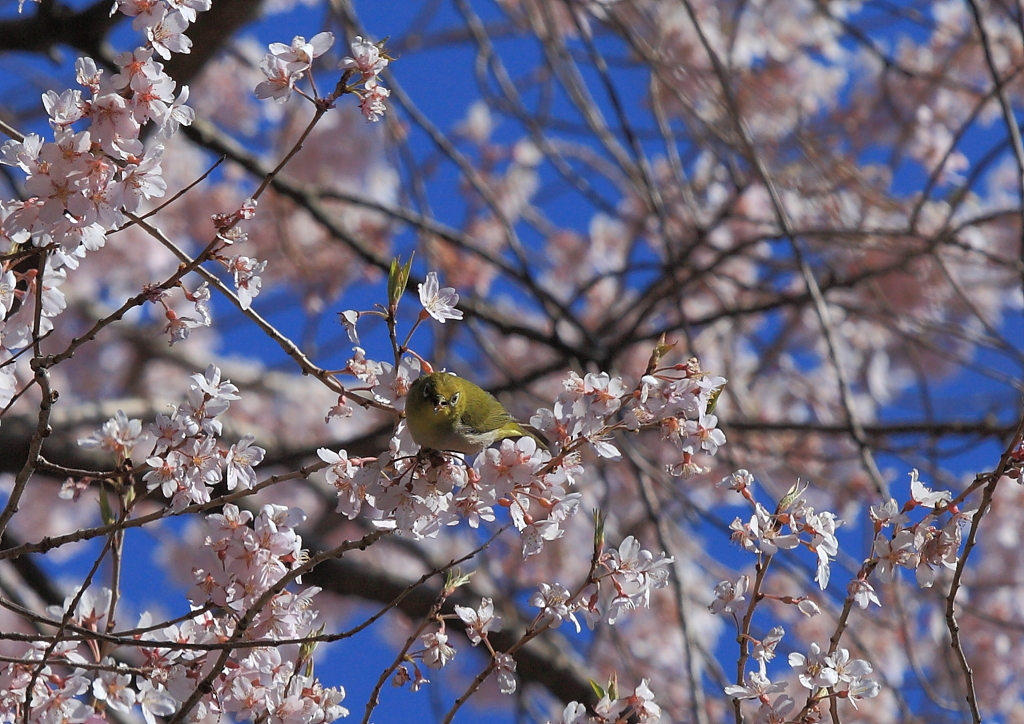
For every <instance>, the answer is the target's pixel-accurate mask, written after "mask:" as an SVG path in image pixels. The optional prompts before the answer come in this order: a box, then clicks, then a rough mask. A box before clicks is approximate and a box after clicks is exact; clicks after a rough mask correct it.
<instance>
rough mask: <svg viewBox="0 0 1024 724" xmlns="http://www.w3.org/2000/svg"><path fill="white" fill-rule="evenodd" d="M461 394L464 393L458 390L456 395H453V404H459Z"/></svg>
mask: <svg viewBox="0 0 1024 724" xmlns="http://www.w3.org/2000/svg"><path fill="white" fill-rule="evenodd" d="M461 394H462V393H461V392H456V393H455V394H454V395H452V404H453V405H457V404H458V402H459V395H461Z"/></svg>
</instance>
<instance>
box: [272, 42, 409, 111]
mask: <svg viewBox="0 0 1024 724" xmlns="http://www.w3.org/2000/svg"><path fill="white" fill-rule="evenodd" d="M333 45H334V34H333V33H330V32H326V31H325V32H322V33H317V34H316V35H314V36H313V37H312V38H310V39H309V40H306V39H305V38H304V37H302V36H301V35H296V36H295V37H294V38H293V39H292V42H291V44H290V45H285V44H284V43H271V44H270V46H269V50H270V52H269V53H267V54H266V55H265V56H264V57H263V60H262V61H261V62H260V70H262V71H263V75H265V76H266V78H267V79H266V80H265V81H263V82H262V83H260V84H259V85H257V86H256V97H257V98H263V99H266V98H273V99H274V101H276V102H277V103H284V102H285V101H287V100H288V99H289V98H291V95H292V93H293V92H294V91H295V90H296V86H297V84H298V82H299V81H300V80H302V79H303V78H304V77H306V75H307V74H309V75H310V78H311V80H312V72H313V60H314V59H316V58H319V57H320V56H321V55H323V54H324V53H326V52H327V51H328V50H330V48H331V46H333ZM382 46H383V44H381V43H377V44H375V43H371V42H370V41H369V40H366V39H364V38H363V37H362V36H359V35H357V36H356V37H355V39H354V40H353V41H352V43H351V45H350V47H351V50H352V55H351V56H346V57H345V58H343V59H342V61H341V63H340V64H339V66H338V67H339V68H341V69H342V70H344V71H345V76H344V77H345V78H348V77H350V76H351V75H355V76H357V77H358V81H357V83H361V84H362V88H357V87H356V86H354V85H353V86H348V85H346V86H345V91H346V92H350V93H355V94H356V95H357V96H358V97H359V110H360V111H362V114H363V117H364V118H365V119H366V120H367V122H376V121H379V120H380V119H381V118H382V117H383V116H384V113H385V111H386V110H387V107H386V105H385V103H384V100H385V99H386V98H387V97H388V96H390V95H391V92H390V91H389V90H388V89H387V88H385V87H384V86H382V85H381V84H380V79H379V76H380V73H381V71H382V70H384V68H385V67H387V64H388V62H389V61H390V60H391V59H390V58H389V57H388V55H387V53H386V52H384V50H383V47H382Z"/></svg>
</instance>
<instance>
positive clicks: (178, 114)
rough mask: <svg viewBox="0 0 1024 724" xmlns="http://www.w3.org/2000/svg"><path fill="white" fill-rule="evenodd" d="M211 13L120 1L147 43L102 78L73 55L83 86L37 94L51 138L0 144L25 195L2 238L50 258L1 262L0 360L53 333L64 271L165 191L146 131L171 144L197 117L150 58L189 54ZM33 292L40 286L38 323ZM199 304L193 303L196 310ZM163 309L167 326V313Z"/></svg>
mask: <svg viewBox="0 0 1024 724" xmlns="http://www.w3.org/2000/svg"><path fill="white" fill-rule="evenodd" d="M208 8H209V0H184V1H182V2H174V3H170V2H165V1H164V0H147V2H140V1H139V0H119V2H117V3H116V4H115V11H116V10H120V11H121V12H123V13H125V14H126V15H129V16H132V17H134V18H135V21H134V23H133V24H134V27H135V28H136V29H137V30H143V31H145V34H146V37H147V39H148V43H147V45H145V46H143V47H139V48H136V49H135V50H134V51H132V52H124V53H121V54H119V55H117V56H115V58H114V63H115V64H116V65H117V68H118V70H117V72H116V73H114V74H112V75H109V76H108V75H107V74H106V73H105V71H104V70H103V69H100V68H98V67H97V65H96V62H95V61H93V60H92V59H91V58H87V57H83V58H79V59H78V61H77V62H76V64H75V69H76V80H77V82H78V84H79V86H81V87H80V88H75V89H67V90H64V91H63V92H61V93H57V92H56V91H52V90H51V91H47V92H46V93H45V94H43V98H42V101H43V106H44V107H45V109H46V113H47V115H48V117H49V122H50V126H51V127H52V129H53V140H52V141H44V139H43V138H42V137H41V136H39V135H36V134H30V135H28V136H26V137H25V138H24V139H21V140H9V141H7V142H6V143H4V145H3V146H2V147H0V163H3V164H6V165H9V166H14V167H17V168H19V169H21V171H23V172H24V173H25V174H26V177H27V178H26V181H25V190H26V192H27V193H28V198H26V199H25V200H20V201H17V200H16V201H5V202H0V231H2V233H3V236H4V237H5V238H6V239H8V241H10V242H13V243H17V244H21V245H25V246H27V245H31V246H34V247H38V248H44V249H46V250H47V251H49V254H48V255H47V257H46V262H45V264H44V265H43V266H42V268H41V269H40V268H38V267H36V268H33V269H31V270H29V271H16V270H15V269H14V268H12V267H11V266H10V265H9V264H8V265H5V268H4V269H3V270H0V299H2V302H0V306H2V314H3V316H4V317H5V324H4V332H3V351H2V353H0V356H2V357H3V359H7V358H8V357H9V356H10V352H9V351H10V350H16V349H18V348H21V347H24V346H26V345H27V344H28V343H29V342H30V340H31V339H32V338H33V335H43V334H46V333H47V332H49V331H50V330H51V329H52V328H53V323H52V321H51V320H52V319H53V317H55V316H57V315H58V314H60V313H61V312H62V311H63V310H64V308H65V306H66V302H65V300H64V295H63V293H62V292H61V290H60V286H61V284H62V283H63V282H64V281H65V279H66V278H67V273H68V271H69V270H71V271H73V270H75V269H77V268H78V266H79V264H80V262H81V259H82V258H83V257H85V255H86V254H87V253H88V252H91V251H96V250H97V249H99V248H101V247H102V246H104V244H105V242H106V235H107V234H108V233H109V232H111V231H113V230H115V229H117V228H118V227H120V226H121V225H123V224H124V223H125V222H126V221H127V215H128V214H134V213H136V212H138V211H139V210H140V209H141V207H142V204H143V202H145V201H147V200H150V199H154V198H159V197H161V196H163V195H164V193H165V192H166V190H167V183H166V181H165V180H164V178H163V176H162V167H161V161H162V156H163V150H164V147H163V144H162V143H154V144H152V145H150V146H149V147H148V148H147V147H145V146H144V145H143V141H142V134H143V130H144V128H146V127H147V126H151V127H153V128H155V129H156V132H157V137H159V138H168V137H170V136H171V135H173V134H174V133H175V132H177V130H178V128H179V127H180V126H182V125H190V124H191V123H192V121H193V120H194V118H195V114H194V112H193V111H192V109H191V108H189V107H188V106H187V105H185V102H186V101H187V100H188V96H189V92H188V87H187V86H185V87H183V88H181V90H180V91H179V92H177V94H176V93H175V86H176V84H175V82H174V81H173V80H172V79H171V78H170V76H168V75H167V73H165V72H164V66H163V63H161V62H159V61H158V60H155V59H154V56H159V57H160V58H163V59H164V60H167V59H168V58H169V57H170V54H171V53H172V52H179V53H187V52H189V49H190V45H191V44H190V42H189V41H188V38H187V37H185V36H184V35H183V32H184V31H185V29H186V28H187V27H188V25H189V23H191V22H194V21H195V18H196V12H197V11H202V10H206V9H208ZM37 286H42V305H41V306H42V308H41V310H40V312H41V320H40V321H39V323H38V324H36V322H35V316H36V309H35V307H36V288H37ZM200 294H201V293H200ZM154 301H155V299H154ZM204 304H205V302H204V300H202V299H199V300H198V301H197V309H199V308H200V307H201V306H203V305H204ZM165 306H166V305H165ZM167 311H168V319H169V320H171V322H172V324H173V323H174V321H175V320H174V319H172V316H174V315H173V312H172V311H171V310H170V309H169V308H168V310H167ZM207 311H208V310H207ZM199 317H200V320H202V321H200V320H195V319H191V318H190V319H189V320H188V321H189V322H191V323H192V324H191V325H190V326H197V325H199V324H203V323H206V324H208V323H209V318H208V314H204V313H203V312H202V311H201V313H200V315H199ZM184 326H186V325H184V323H182V324H180V325H179V327H184ZM178 334H179V337H180V336H181V335H183V334H187V331H185V332H181V331H178ZM12 374H13V373H12V372H11V371H10V370H7V369H6V368H5V370H4V372H3V373H2V375H0V378H2V379H0V397H2V396H3V394H4V392H5V391H6V390H7V389H8V388H9V387H10V375H12Z"/></svg>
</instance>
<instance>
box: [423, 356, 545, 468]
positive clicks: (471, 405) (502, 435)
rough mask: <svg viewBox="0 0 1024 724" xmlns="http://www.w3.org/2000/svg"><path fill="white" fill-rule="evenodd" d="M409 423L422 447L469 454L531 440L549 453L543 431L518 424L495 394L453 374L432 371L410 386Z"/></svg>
mask: <svg viewBox="0 0 1024 724" xmlns="http://www.w3.org/2000/svg"><path fill="white" fill-rule="evenodd" d="M405 419H406V422H407V424H408V425H409V432H410V434H411V435H412V439H413V440H415V441H416V442H417V443H418V444H419V446H420V447H423V448H431V449H433V450H449V451H452V452H460V453H467V454H469V453H477V452H480V451H481V450H483V449H484V448H485V447H488V446H490V445H493V444H494V443H496V442H498V441H500V440H505V439H506V438H513V439H515V438H520V437H532V438H533V439H534V440H536V441H537V444H538V445H540V446H541V447H543V448H544V449H545V450H549V449H550V448H548V443H547V441H546V440H545V439H544V437H543V436H542V435H541V434H540V432H539V431H537V430H532V429H530V428H529V426H527V425H523V424H521V423H519V422H516V420H515V418H513V417H512V415H510V414H508V410H506V409H505V408H504V407H503V406H502V404H501V403H500V402H498V400H497V398H495V397H494V395H492V394H491V393H489V392H487V391H486V390H483V389H481V388H480V387H478V386H476V385H474V384H473V383H472V382H470V381H469V380H464V379H462V378H461V377H459V376H457V375H453V374H451V373H450V372H432V373H430V374H427V375H423V376H422V377H420V378H418V379H417V380H416V381H415V382H413V383H412V386H411V387H410V388H409V395H408V396H407V397H406V399H405Z"/></svg>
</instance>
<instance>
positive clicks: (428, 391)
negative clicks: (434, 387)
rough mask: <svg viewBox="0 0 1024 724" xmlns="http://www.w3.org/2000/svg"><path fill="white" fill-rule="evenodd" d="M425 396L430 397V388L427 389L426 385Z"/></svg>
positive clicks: (424, 388)
mask: <svg viewBox="0 0 1024 724" xmlns="http://www.w3.org/2000/svg"><path fill="white" fill-rule="evenodd" d="M423 396H424V397H430V388H429V387H427V386H426V385H423Z"/></svg>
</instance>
